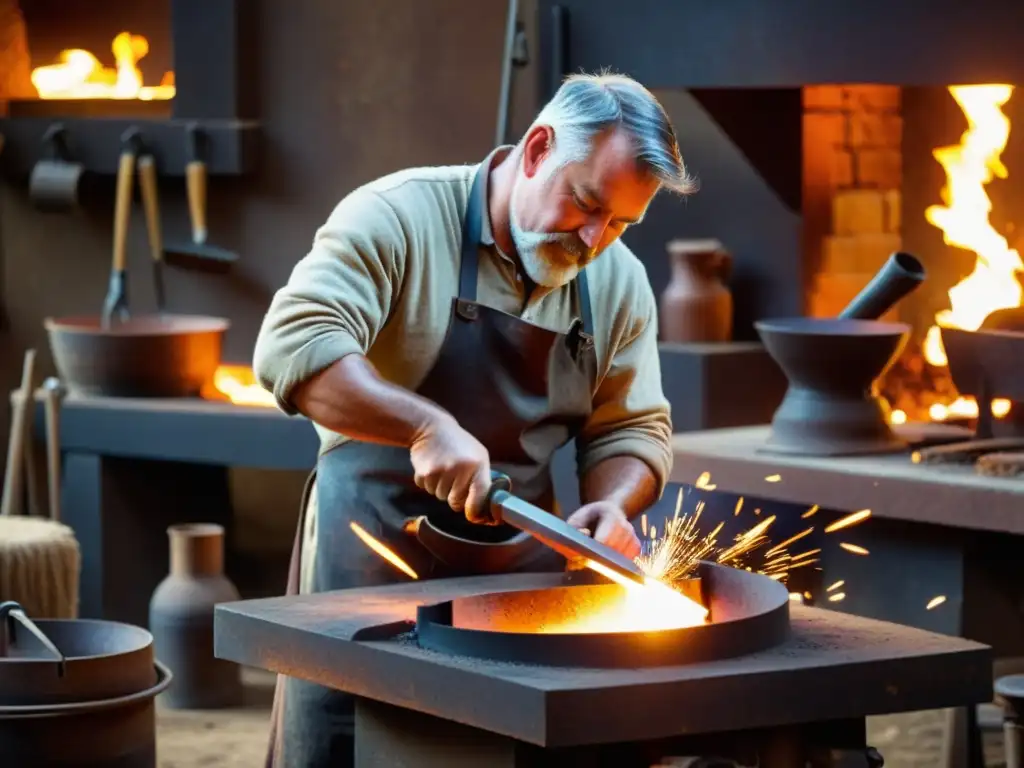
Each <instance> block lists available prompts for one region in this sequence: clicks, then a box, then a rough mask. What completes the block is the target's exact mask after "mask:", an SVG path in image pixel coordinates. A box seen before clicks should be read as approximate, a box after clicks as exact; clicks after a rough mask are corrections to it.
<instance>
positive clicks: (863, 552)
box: [839, 541, 868, 555]
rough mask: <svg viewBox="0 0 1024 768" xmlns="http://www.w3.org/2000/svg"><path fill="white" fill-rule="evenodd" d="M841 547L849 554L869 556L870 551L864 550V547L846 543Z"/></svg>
mask: <svg viewBox="0 0 1024 768" xmlns="http://www.w3.org/2000/svg"><path fill="white" fill-rule="evenodd" d="M839 546H840V547H842V548H843V549H845V550H846V551H847V552H852V553H853V554H855V555H866V554H868V551H867V550H866V549H864V547H858V546H857V545H856V544H847V543H846V542H845V541H844V542H842V543H841V544H840V545H839Z"/></svg>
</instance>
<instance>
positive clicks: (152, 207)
mask: <svg viewBox="0 0 1024 768" xmlns="http://www.w3.org/2000/svg"><path fill="white" fill-rule="evenodd" d="M139 190H140V191H141V192H142V207H143V209H144V211H145V213H146V234H147V235H148V237H149V252H150V256H151V257H152V259H153V292H154V293H155V294H156V310H157V312H159V313H160V314H161V315H162V314H164V311H165V309H166V307H167V304H166V297H165V294H164V242H163V236H162V234H161V232H160V198H159V196H158V193H157V183H156V160H155V159H154V158H153V155H152V154H150V153H149V152H146V153H144V154H142V155H140V156H139Z"/></svg>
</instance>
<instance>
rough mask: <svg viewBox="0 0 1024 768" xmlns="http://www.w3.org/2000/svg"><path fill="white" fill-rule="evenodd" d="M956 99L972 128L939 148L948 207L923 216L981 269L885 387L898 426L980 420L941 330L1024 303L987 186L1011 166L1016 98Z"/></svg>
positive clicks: (1000, 410)
mask: <svg viewBox="0 0 1024 768" xmlns="http://www.w3.org/2000/svg"><path fill="white" fill-rule="evenodd" d="M949 93H950V96H951V97H952V98H953V99H954V100H955V101H956V103H957V104H958V105H959V107H960V109H961V110H962V112H963V116H964V119H965V120H966V123H967V128H966V130H965V131H964V133H963V135H962V136H961V139H960V142H959V143H958V144H956V145H951V146H946V147H938V148H936V149H935V150H934V151H933V153H932V154H933V155H934V158H935V161H936V162H938V163H939V164H940V165H941V166H942V168H943V171H944V172H945V176H946V183H945V185H944V186H943V188H942V190H941V198H942V204H941V205H932V206H930V207H929V208H928V209H927V210H926V211H925V213H924V215H925V217H926V219H927V220H928V222H929V224H931V225H932V226H934V227H936V228H937V229H939V230H940V231H941V232H942V236H943V242H944V243H945V244H946V245H948V246H951V247H955V248H959V249H962V250H964V251H967V252H969V253H973V254H974V256H975V261H974V266H973V268H972V269H971V270H970V271H969V272H968V274H967V275H966V276H964V277H963V278H962V279H961V280H959V281H958V282H957V283H956V285H954V286H953V287H952V288H950V290H949V293H948V298H949V307H948V308H947V309H943V310H941V311H939V312H938V313H937V314H936V316H935V318H934V323H933V324H932V325H931V326H930V327H929V328H928V330H927V334H926V335H925V337H924V339H923V343H922V344H921V346H920V348H919V349H914V350H911V351H909V352H908V353H907V354H906V355H905V357H904V359H903V360H901V361H900V362H899V363H897V365H896V366H895V367H894V369H893V370H892V372H891V373H890V375H889V376H888V377H887V379H886V381H885V382H884V384H883V387H884V390H885V393H886V396H887V397H888V398H889V400H890V402H891V404H892V406H893V411H892V415H891V419H892V422H893V423H894V424H902V423H904V422H906V421H907V420H908V418H909V419H911V420H932V421H947V420H956V419H973V418H976V417H977V415H978V405H977V403H976V402H975V400H974V398H973V397H965V396H961V395H959V394H958V393H957V392H956V390H955V388H954V387H953V384H952V381H951V380H950V379H949V375H948V369H947V366H948V361H947V359H946V353H945V350H944V349H943V346H942V339H941V336H940V331H939V329H940V327H945V328H960V329H964V330H969V331H974V330H977V329H978V328H980V327H981V326H982V323H984V322H985V320H986V318H988V317H989V316H990V315H991V314H992V313H993V312H996V311H998V310H1003V309H1013V308H1017V307H1019V306H1021V297H1022V289H1021V283H1020V279H1019V278H1020V277H1021V275H1022V274H1024V273H1022V272H1021V270H1024V263H1022V261H1021V257H1020V254H1019V253H1018V251H1017V250H1016V249H1015V248H1012V247H1010V244H1009V242H1008V240H1007V236H1006V233H1004V232H1000V231H999V230H998V229H997V228H996V227H995V225H994V224H993V223H992V221H991V220H990V214H991V212H992V200H991V198H990V196H989V194H988V191H987V189H986V188H987V187H988V185H989V184H990V183H992V182H993V181H994V180H1003V179H1007V178H1009V176H1010V171H1011V169H1010V168H1008V167H1007V166H1006V165H1005V164H1004V163H1003V160H1002V154H1003V151H1004V150H1005V149H1006V146H1007V143H1008V141H1009V137H1010V130H1011V124H1010V119H1009V118H1008V117H1007V115H1006V113H1005V112H1004V111H1003V107H1004V106H1005V105H1006V104H1007V103H1008V102H1009V101H1010V99H1011V98H1012V97H1013V95H1014V87H1013V86H1011V85H1002V84H993V85H968V86H951V87H950V88H949ZM1010 407H1011V404H1010V401H1009V400H1005V399H998V398H997V399H995V400H993V402H992V415H993V416H995V417H997V418H1004V417H1006V416H1007V415H1008V414H1009V412H1010Z"/></svg>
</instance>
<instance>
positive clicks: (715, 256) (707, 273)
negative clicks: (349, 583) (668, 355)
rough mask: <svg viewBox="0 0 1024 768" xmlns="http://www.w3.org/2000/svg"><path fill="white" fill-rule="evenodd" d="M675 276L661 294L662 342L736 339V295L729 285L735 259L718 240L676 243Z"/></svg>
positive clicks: (671, 247)
mask: <svg viewBox="0 0 1024 768" xmlns="http://www.w3.org/2000/svg"><path fill="white" fill-rule="evenodd" d="M667 249H668V254H669V258H670V259H671V264H672V275H671V278H670V279H669V283H668V286H667V287H666V288H665V290H664V292H662V294H661V300H660V302H659V308H658V309H659V312H658V314H659V318H660V326H661V328H660V330H661V340H662V341H672V342H709V341H729V340H730V339H732V294H731V293H730V292H729V288H728V287H727V286H726V281H727V280H728V279H729V276H730V274H731V273H732V256H731V255H730V254H729V253H728V251H726V250H725V246H723V245H722V244H721V243H720V242H719V241H718V240H672V241H671V242H669V244H668V246H667Z"/></svg>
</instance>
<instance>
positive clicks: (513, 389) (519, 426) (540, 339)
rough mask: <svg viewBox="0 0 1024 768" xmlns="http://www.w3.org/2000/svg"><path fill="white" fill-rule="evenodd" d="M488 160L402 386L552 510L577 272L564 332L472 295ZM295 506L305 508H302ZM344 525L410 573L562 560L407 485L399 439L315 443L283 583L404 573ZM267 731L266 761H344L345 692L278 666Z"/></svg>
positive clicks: (577, 366)
mask: <svg viewBox="0 0 1024 768" xmlns="http://www.w3.org/2000/svg"><path fill="white" fill-rule="evenodd" d="M488 166H489V163H484V164H481V166H480V169H479V170H478V171H477V173H476V176H475V177H474V180H473V186H472V189H471V192H470V199H469V203H468V206H467V211H466V217H465V219H464V221H463V224H462V250H461V264H460V273H459V293H458V296H457V297H455V298H453V299H452V311H451V319H450V320H449V325H448V331H447V334H446V336H445V340H444V342H443V344H442V347H441V350H440V353H439V355H438V358H437V361H436V362H435V364H434V366H433V368H432V369H431V370H430V372H429V373H428V374H427V376H426V378H425V379H424V380H423V382H422V384H420V386H419V387H418V388H417V390H416V392H417V393H418V394H420V395H421V396H423V397H426V398H427V399H429V400H431V401H433V402H435V403H437V404H438V405H440V406H441V407H442V408H444V409H445V410H447V411H448V412H450V413H451V414H452V415H453V416H454V417H455V419H456V420H457V421H458V423H459V424H460V425H461V426H462V427H463V428H464V429H466V430H467V431H469V432H470V433H471V434H473V435H474V436H475V437H476V438H477V439H478V440H480V442H481V443H483V445H484V446H485V447H486V448H487V450H488V452H489V454H490V458H491V464H492V467H493V468H494V469H497V470H500V471H502V472H504V473H506V474H508V475H509V476H510V477H511V478H512V480H513V483H514V492H515V493H516V494H517V495H518V496H521V497H522V498H525V499H527V500H529V501H531V502H533V503H534V504H536V505H537V506H539V507H541V508H543V509H547V510H551V511H552V512H553V513H555V514H557V510H556V508H555V502H554V490H553V485H552V480H551V471H550V460H551V458H552V455H553V454H554V452H555V451H556V450H557V449H558V448H560V447H561V446H563V445H564V444H566V443H567V442H569V441H570V440H571V439H573V438H574V437H575V436H576V435H577V434H578V433H579V431H580V429H581V428H582V426H583V424H584V423H585V422H586V420H587V418H588V417H589V415H590V413H591V403H592V391H593V387H594V385H595V381H596V355H595V350H594V341H593V325H592V316H591V311H590V297H589V294H588V290H587V281H586V275H585V272H583V271H581V272H580V274H579V275H578V276H577V278H576V280H575V288H576V309H577V311H578V319H576V320H575V321H574V322H573V323H572V325H571V327H570V328H569V329H567V330H566V332H556V331H552V330H549V329H547V328H542V327H540V326H537V325H533V324H531V323H529V322H526V321H524V320H522V319H521V318H519V317H516V316H514V315H510V314H507V313H504V312H501V311H498V310H496V309H493V308H491V307H487V306H484V305H483V304H480V303H478V302H477V301H476V292H477V266H478V260H479V247H480V234H481V223H482V217H483V216H485V215H487V209H486V204H487V203H486V201H487V179H488V176H489V171H490V168H489V167H488ZM314 496H315V499H313V498H311V497H314ZM307 507H308V508H310V509H311V510H315V512H314V513H313V514H307V513H306V510H307ZM353 522H354V523H357V524H358V525H360V526H361V527H362V528H363V529H364V530H366V531H367V532H368V533H370V535H372V536H373V537H375V538H376V539H378V540H380V541H382V542H383V543H384V544H385V545H387V546H388V547H389V548H390V549H392V550H393V551H394V552H395V553H396V554H398V555H399V556H400V557H401V558H402V559H403V560H405V562H406V563H408V564H409V565H410V566H411V567H412V568H413V569H414V570H415V571H416V573H417V574H418V576H419V578H421V579H426V578H441V577H453V576H465V575H478V574H483V573H507V572H514V571H544V570H561V569H562V568H564V567H565V561H564V559H563V558H562V557H561V556H559V555H557V554H556V553H555V552H553V551H552V550H550V549H549V548H547V547H545V546H543V545H541V544H540V543H539V542H537V541H536V540H535V539H533V538H532V537H530V536H528V535H527V534H524V533H521V532H518V531H516V530H515V529H512V528H510V527H508V526H504V525H499V526H486V525H476V524H472V523H469V522H468V521H466V519H465V517H464V516H463V515H462V514H461V513H457V512H454V511H453V510H452V509H451V508H450V507H449V506H448V505H447V504H446V503H445V502H442V501H439V500H437V499H435V498H434V497H432V496H430V495H428V494H427V493H425V492H424V491H422V490H421V489H419V488H418V487H416V484H415V482H414V481H413V468H412V463H411V461H410V458H409V451H408V450H407V449H405V448H396V447H392V446H384V445H376V444H371V443H364V442H358V441H349V442H347V443H344V444H342V445H340V446H337V447H336V448H334V449H332V450H330V451H328V452H327V453H325V454H323V455H322V456H321V457H320V458H319V461H318V462H317V468H316V470H315V471H314V473H313V475H312V476H311V478H310V481H309V483H307V486H306V493H305V494H304V499H303V507H302V513H301V514H300V521H299V528H298V532H297V535H296V542H295V549H294V551H293V554H292V562H291V567H290V572H289V584H288V594H298V593H299V592H300V591H301V592H303V593H307V592H321V591H327V590H335V589H349V588H356V587H367V586H374V585H383V584H390V583H396V582H404V581H407V580H408V578H409V577H408V576H406V575H403V574H402V573H401V572H399V571H398V570H397V569H396V568H395V567H394V566H392V565H391V564H389V563H388V562H386V561H385V560H384V559H383V558H381V557H380V556H379V555H377V554H375V553H374V552H372V551H371V550H370V549H369V547H367V546H366V545H365V544H364V543H363V542H362V541H360V540H359V538H358V537H357V536H356V535H355V534H354V533H353V532H352V530H351V527H350V523H353ZM304 541H305V544H306V545H305V546H303V542H304ZM282 682H283V685H282ZM271 729H272V733H271V744H270V750H269V753H268V759H267V765H268V766H274V765H276V766H289V768H290V767H291V766H296V767H298V766H302V767H303V768H317V767H319V766H328V765H329V766H332V767H336V766H349V765H353V764H354V763H353V761H354V738H353V735H354V701H353V699H352V697H351V696H349V695H347V694H345V693H342V692H340V691H336V690H332V689H329V688H325V687H323V686H319V685H316V684H314V683H309V682H306V681H302V680H298V679H294V678H284V677H283V676H282V677H279V678H278V686H277V690H276V691H275V699H274V713H273V721H272V725H271Z"/></svg>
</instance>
